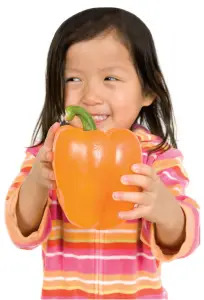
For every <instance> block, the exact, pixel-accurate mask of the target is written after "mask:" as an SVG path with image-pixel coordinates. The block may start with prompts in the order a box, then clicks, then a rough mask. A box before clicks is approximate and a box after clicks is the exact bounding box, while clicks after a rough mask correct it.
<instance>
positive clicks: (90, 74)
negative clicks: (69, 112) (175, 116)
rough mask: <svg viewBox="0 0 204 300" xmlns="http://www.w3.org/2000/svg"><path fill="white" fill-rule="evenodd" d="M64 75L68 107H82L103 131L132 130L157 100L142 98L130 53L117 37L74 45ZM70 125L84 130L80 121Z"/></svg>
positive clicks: (96, 39)
mask: <svg viewBox="0 0 204 300" xmlns="http://www.w3.org/2000/svg"><path fill="white" fill-rule="evenodd" d="M64 75H65V81H66V83H65V107H67V106H68V105H76V106H81V107H83V108H84V109H86V110H87V111H88V112H89V113H90V114H91V115H92V116H93V118H94V121H95V123H96V127H97V128H98V129H100V130H102V131H107V130H108V129H111V128H127V129H129V128H130V127H131V125H132V124H133V123H134V121H135V119H136V117H137V116H138V114H139V112H140V110H141V108H142V106H148V105H150V104H151V103H152V102H153V100H154V97H153V96H152V95H146V96H145V95H144V94H143V92H142V89H141V84H140V82H139V78H138V75H137V73H136V71H135V68H134V66H133V63H132V61H131V58H130V55H129V52H128V50H127V49H126V47H125V46H124V45H123V44H122V43H121V42H120V41H119V39H118V38H117V36H116V34H114V33H109V34H107V35H103V36H102V35H100V36H98V37H96V38H94V39H91V40H89V41H82V42H79V43H76V44H74V45H72V46H71V47H70V48H69V49H68V51H67V54H66V66H65V73H64ZM100 115H101V116H103V120H100V119H102V117H101V118H99V116H100ZM70 124H71V125H72V126H75V127H81V128H82V124H81V121H80V119H79V118H78V117H75V118H74V119H73V120H72V121H71V122H70Z"/></svg>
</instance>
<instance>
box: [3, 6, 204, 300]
mask: <svg viewBox="0 0 204 300" xmlns="http://www.w3.org/2000/svg"><path fill="white" fill-rule="evenodd" d="M201 2H202V1H196V0H194V1H181V0H180V1H172V0H171V1H167V0H166V1H165V0H163V1H160V0H153V1H152V0H151V1H144V0H141V1H127V0H126V1H113V0H112V1H111V0H109V1H83V2H82V4H79V1H45V0H44V1H32V2H31V1H4V3H3V2H1V4H0V43H1V48H0V66H1V67H0V85H1V89H0V104H1V106H0V128H1V147H0V151H1V153H0V167H1V172H0V182H1V185H0V199H1V201H0V205H1V206H0V238H1V239H0V287H1V299H2V300H11V299H14V298H15V299H21V300H28V299H29V300H38V299H40V294H41V287H42V260H41V248H40V247H39V248H37V249H35V250H32V251H26V250H20V249H17V248H16V247H15V246H14V245H13V244H12V242H11V240H10V238H9V236H8V234H7V231H6V227H5V222H4V201H5V197H6V193H7V190H8V188H9V185H10V184H11V182H12V180H13V179H14V177H15V176H16V175H17V174H18V172H19V168H20V165H21V163H22V161H23V159H24V151H25V147H26V146H28V145H29V144H30V140H31V134H32V132H33V129H34V126H35V124H36V121H37V118H38V116H39V114H40V111H41V108H42V105H43V101H44V95H45V82H44V77H45V67H46V57H47V52H48V48H49V45H50V42H51V39H52V38H53V35H54V33H55V31H56V30H57V28H58V27H59V26H60V25H61V23H62V22H63V21H64V20H65V19H67V18H68V17H70V16H71V15H72V14H74V13H77V12H78V11H80V10H83V9H87V8H90V7H94V6H116V7H121V8H124V9H126V10H130V11H131V12H133V13H135V14H136V15H137V16H138V17H140V18H141V19H142V20H143V21H144V22H145V23H146V25H147V26H148V27H149V28H150V30H151V32H152V34H153V37H154V41H155V44H156V48H157V51H158V57H159V61H160V64H161V68H162V71H163V73H164V76H165V78H166V81H167V84H168V87H169V90H170V93H171V96H172V100H173V105H174V111H175V116H176V119H177V128H178V130H177V137H178V146H179V149H180V150H181V151H182V152H183V154H184V166H185V168H186V170H187V172H188V175H189V177H190V184H189V187H188V189H187V194H188V195H189V196H191V197H192V198H194V199H196V201H197V202H198V203H199V204H200V205H201V206H202V200H203V194H204V193H203V185H204V184H203V178H204V176H203V167H204V164H203V158H202V156H203V155H202V153H203V146H204V143H203V129H204V126H203V122H202V121H203V119H204V117H203V108H204V105H203V78H204V77H203V72H204V71H203V70H204V63H203V53H204V47H203V32H202V30H201V28H202V27H203V28H204V21H203V11H204V10H203V8H202V7H201ZM101 3H102V4H101ZM202 223H203V221H202ZM203 261H204V251H203V253H202V247H201V246H200V247H199V248H198V249H197V250H196V252H195V253H194V254H193V255H191V256H190V257H188V258H185V259H182V260H177V261H174V262H171V263H168V264H164V265H163V272H162V273H163V284H164V286H165V288H166V289H167V291H168V293H169V300H181V299H185V300H192V299H194V300H197V299H204V292H203V284H204V276H202V275H203V272H202V271H203V269H204V263H203Z"/></svg>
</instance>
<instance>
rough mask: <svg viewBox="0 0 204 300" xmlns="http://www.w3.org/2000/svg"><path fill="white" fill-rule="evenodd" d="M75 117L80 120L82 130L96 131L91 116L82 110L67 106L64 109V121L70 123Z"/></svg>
mask: <svg viewBox="0 0 204 300" xmlns="http://www.w3.org/2000/svg"><path fill="white" fill-rule="evenodd" d="M75 116H77V117H79V118H80V120H81V122H82V125H83V130H85V131H88V130H96V124H95V123H94V120H93V118H92V116H91V115H90V114H89V113H88V112H87V111H86V110H85V109H84V108H82V107H80V106H74V105H70V106H67V107H66V108H65V120H66V121H72V120H73V119H74V117H75Z"/></svg>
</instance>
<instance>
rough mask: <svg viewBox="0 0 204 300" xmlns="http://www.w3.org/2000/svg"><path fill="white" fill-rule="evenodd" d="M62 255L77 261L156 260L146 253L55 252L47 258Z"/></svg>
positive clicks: (48, 254) (47, 254)
mask: <svg viewBox="0 0 204 300" xmlns="http://www.w3.org/2000/svg"><path fill="white" fill-rule="evenodd" d="M58 255H62V256H63V257H69V258H76V259H79V260H80V259H101V260H120V259H128V260H135V259H136V258H137V257H138V256H143V257H145V258H147V259H151V260H153V259H155V257H154V256H152V255H147V254H145V253H142V252H141V253H137V254H136V255H110V256H108V255H106V256H101V255H76V254H70V253H67V254H66V253H64V252H53V253H46V254H45V256H47V257H54V256H58Z"/></svg>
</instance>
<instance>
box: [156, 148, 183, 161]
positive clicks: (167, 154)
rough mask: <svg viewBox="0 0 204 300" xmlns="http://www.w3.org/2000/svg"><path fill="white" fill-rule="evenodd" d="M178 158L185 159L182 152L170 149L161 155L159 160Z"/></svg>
mask: <svg viewBox="0 0 204 300" xmlns="http://www.w3.org/2000/svg"><path fill="white" fill-rule="evenodd" d="M176 157H181V158H183V155H182V153H181V151H179V150H178V149H175V148H170V149H169V150H167V151H165V152H164V153H162V154H160V155H159V156H158V158H157V159H158V160H163V159H170V158H176Z"/></svg>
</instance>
